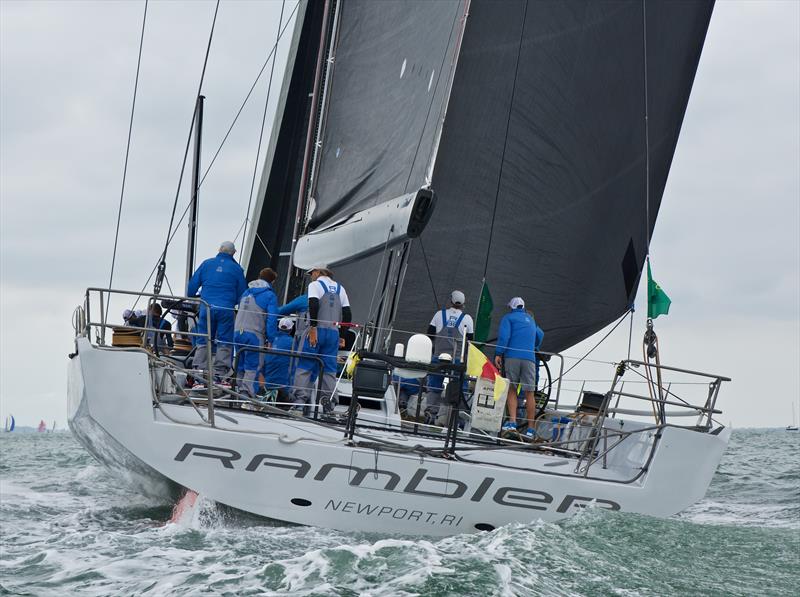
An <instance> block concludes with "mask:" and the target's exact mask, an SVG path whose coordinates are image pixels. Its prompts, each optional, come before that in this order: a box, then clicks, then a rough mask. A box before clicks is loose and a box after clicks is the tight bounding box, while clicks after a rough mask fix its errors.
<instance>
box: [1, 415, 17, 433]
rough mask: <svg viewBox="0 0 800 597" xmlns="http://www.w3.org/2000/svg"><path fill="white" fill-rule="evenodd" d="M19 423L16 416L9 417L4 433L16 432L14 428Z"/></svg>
mask: <svg viewBox="0 0 800 597" xmlns="http://www.w3.org/2000/svg"><path fill="white" fill-rule="evenodd" d="M16 425H17V422H16V421H15V420H14V415H9V416H7V417H6V424H5V427H4V428H3V431H14V427H16Z"/></svg>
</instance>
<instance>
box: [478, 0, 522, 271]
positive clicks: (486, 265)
mask: <svg viewBox="0 0 800 597" xmlns="http://www.w3.org/2000/svg"><path fill="white" fill-rule="evenodd" d="M527 16H528V0H525V8H524V9H523V11H522V26H521V27H520V32H519V47H518V48H517V63H516V65H515V66H514V82H513V83H512V85H511V101H510V102H509V103H508V118H507V119H506V134H505V137H504V138H503V153H501V154H500V172H499V173H498V175H497V190H496V192H495V195H494V208H493V209H492V223H491V226H490V227H489V245H488V246H487V247H486V261H485V262H484V264H483V277H484V278H485V277H486V271H487V270H488V269H489V255H491V253H492V237H493V236H494V220H495V216H497V204H498V203H499V199H500V183H501V182H502V180H503V164H504V163H505V159H506V148H507V146H508V131H509V129H510V128H511V111H512V108H513V107H514V95H515V93H516V91H517V77H518V76H519V60H520V56H521V55H522V42H523V40H524V39H525V20H526V17H527Z"/></svg>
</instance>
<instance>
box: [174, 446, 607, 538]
mask: <svg viewBox="0 0 800 597" xmlns="http://www.w3.org/2000/svg"><path fill="white" fill-rule="evenodd" d="M188 456H195V457H199V458H213V459H217V460H219V462H220V463H221V464H222V466H223V467H224V468H235V467H234V464H233V463H234V462H235V461H238V460H241V458H242V455H241V454H239V453H238V452H237V451H236V450H231V449H229V448H217V447H214V446H198V445H195V444H184V445H183V447H182V448H181V449H180V451H179V452H178V454H177V455H176V456H175V460H177V461H179V462H184V461H185V460H186V458H187V457H188ZM261 465H265V466H268V467H275V468H281V469H289V470H290V471H293V476H294V477H295V478H297V479H303V478H305V477H306V475H308V474H309V473H310V472H312V471H311V463H310V462H307V461H305V460H303V459H301V458H286V457H285V456H276V455H274V454H256V455H255V456H253V458H252V459H251V460H250V462H249V464H248V465H247V466H246V467H244V470H245V471H248V472H254V471H256V470H258V469H259V467H260V466H261ZM335 469H339V470H344V471H347V475H348V484H349V485H350V486H351V487H360V486H361V484H362V482H364V480H365V479H366V478H367V476H368V475H372V476H373V477H374V478H375V479H378V478H381V479H383V480H384V481H385V483H384V486H383V490H384V491H395V490H396V491H399V492H402V493H408V494H415V495H426V496H431V497H438V498H449V499H460V498H464V499H468V500H469V501H472V502H480V501H482V500H483V498H484V497H485V496H486V495H487V493H489V489H490V488H491V489H492V492H491V494H490V495H492V497H491V499H493V500H494V502H495V503H496V504H499V505H501V506H512V507H515V508H530V509H531V510H548V509H550V508H551V507H552V508H555V511H556V512H558V513H561V514H563V513H565V512H568V511H569V510H570V508H571V507H578V508H583V507H585V506H587V505H590V504H592V505H598V506H601V507H603V508H608V509H610V510H619V509H620V506H619V504H617V503H616V502H613V501H611V500H604V499H598V498H593V497H586V496H579V495H567V496H564V499H563V500H560V501H557V502H554V500H553V496H552V495H550V494H549V493H547V492H545V491H540V490H538V489H530V488H524V487H497V488H493V487H492V485H493V484H494V482H495V479H494V478H493V477H485V478H484V479H483V480H482V481H481V482H480V483H479V484H478V486H477V487H475V489H474V491H472V489H471V488H469V487H468V486H467V484H466V483H464V482H462V481H459V480H457V479H443V478H441V477H435V476H433V475H430V474H429V473H430V471H429V470H428V469H426V468H418V469H417V470H416V472H415V473H414V474H413V475H412V476H411V478H410V479H409V480H408V482H407V483H403V481H404V480H402V479H401V478H400V476H399V475H398V474H397V473H395V472H393V471H390V470H381V469H377V468H373V469H368V468H360V467H357V466H353V465H342V464H336V463H331V462H328V463H325V464H323V465H321V466H320V467H319V469H318V470H317V471H316V473H315V474H313V475H310V477H309V478H312V479H314V481H322V482H324V481H325V480H326V479H327V478H328V475H329V474H330V472H331V471H333V470H335ZM275 480H276V482H280V478H276V479H275ZM437 487H438V489H437ZM341 504H342V502H341V500H340V501H338V502H336V505H334V502H333V501H332V500H329V501H328V504H327V505H326V506H325V508H326V509H329V508H330V509H332V510H334V511H339V507H340V506H341ZM353 504H354V502H345V506H344V507H343V508H342V512H351V511H352V508H353ZM379 507H380V508H381V510H383V508H389V509H388V510H386V511H385V512H382V511H378V514H377V515H378V516H380V515H381V514H388V513H390V512H393V511H394V510H393V509H392V508H390V507H388V506H369V505H365V506H363V511H364V512H365V513H366V514H368V515H370V514H372V513H373V510H374V509H377V508H379ZM400 510H402V511H403V512H405V514H403V515H401V516H397V515H396V512H395V514H393V515H392V518H397V519H402V518H405V517H406V515H407V514H408V515H409V519H412V518H413V516H414V515H415V514H414V513H417V514H416V516H417V518H419V517H420V516H422V512H419V511H417V510H411V512H410V513H409V511H408V510H405V509H400ZM400 510H398V512H399V511H400ZM361 511H362V506H361V505H359V507H358V509H357V510H356V513H357V514H361ZM428 514H430V515H431V516H434V515H436V514H437V513H428ZM454 521H455V517H453V519H452V521H451V522H454ZM441 524H444V522H442V523H441Z"/></svg>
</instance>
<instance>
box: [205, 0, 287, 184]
mask: <svg viewBox="0 0 800 597" xmlns="http://www.w3.org/2000/svg"><path fill="white" fill-rule="evenodd" d="M298 6H300V2H298V3H297V4H295V7H294V8H293V9H292V12H291V13H290V14H289V18H288V19H287V20H286V24H285V25H284V26H283V29H282V30H280V34H279V35H278V39H277V41H276V42H275V45H274V46H272V51H271V52H270V53H269V55H268V56H267V59H266V60H265V61H264V64H262V65H261V70H259V71H258V75H256V78H255V80H254V81H253V84H252V85H251V86H250V90H249V91H248V92H247V95H246V96H245V98H244V100H243V101H242V104H241V105H240V106H239V110H238V111H237V112H236V116H234V118H233V121H232V122H231V125H230V126H229V127H228V131H227V132H226V133H225V136H224V137H223V138H222V141H221V142H220V144H219V147H218V148H217V151H216V152H214V157H212V158H211V161H210V162H209V163H208V167H207V168H206V171H205V172H204V173H203V176H202V177H201V178H200V183H199V185H198V186H202V184H203V181H204V180H205V179H206V176H208V173H209V171H210V170H211V167H212V166H213V165H214V162H215V161H216V160H217V157H218V156H219V154H220V152H221V151H222V148H223V146H224V145H225V142H226V141H227V140H228V137H229V136H230V134H231V131H232V130H233V127H234V126H236V122H237V121H238V120H239V116H241V114H242V110H244V107H245V105H247V102H248V101H249V99H250V96H251V95H252V94H253V90H254V89H255V88H256V85H258V81H259V80H260V79H261V75H262V74H264V70H265V69H266V68H267V65H268V64H269V61H270V59H273V55H274V54H275V53H276V51H277V48H278V42H279V41H280V40H281V38H282V37H283V34H284V32H285V31H286V29H287V28H288V27H289V23H290V22H291V20H292V17H293V16H294V13H295V12H297V7H298ZM274 63H275V61H274V59H273V65H274Z"/></svg>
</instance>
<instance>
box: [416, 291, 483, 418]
mask: <svg viewBox="0 0 800 597" xmlns="http://www.w3.org/2000/svg"><path fill="white" fill-rule="evenodd" d="M464 300H465V299H464V293H463V292H461V291H460V290H454V291H453V292H451V293H450V301H449V302H448V304H447V307H444V308H442V309H441V310H440V311H437V312H436V313H434V315H433V319H431V323H430V324H429V325H428V336H429V337H430V339H431V342H433V356H432V358H431V362H433V363H438V362H439V360H440V358H441V355H442V354H448V355H450V357H451V359H452V360H453V361H454V362H459V361H460V360H461V338H462V337H463V336H464V334H466V337H467V340H472V336H473V334H474V326H473V323H472V317H470V316H469V315H468V314H467V313H464ZM443 385H444V376H443V375H441V374H438V373H432V374H430V375H429V376H428V383H427V389H428V391H427V393H426V399H425V400H426V411H428V414H429V415H430V417H431V418H432V419H433V420H434V421H436V422H437V424H442V423H443V422H444V420H445V418H446V416H447V415H448V414H449V413H445V412H442V413H440V412H439V410H440V403H441V397H442V387H443ZM440 415H442V416H440Z"/></svg>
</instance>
